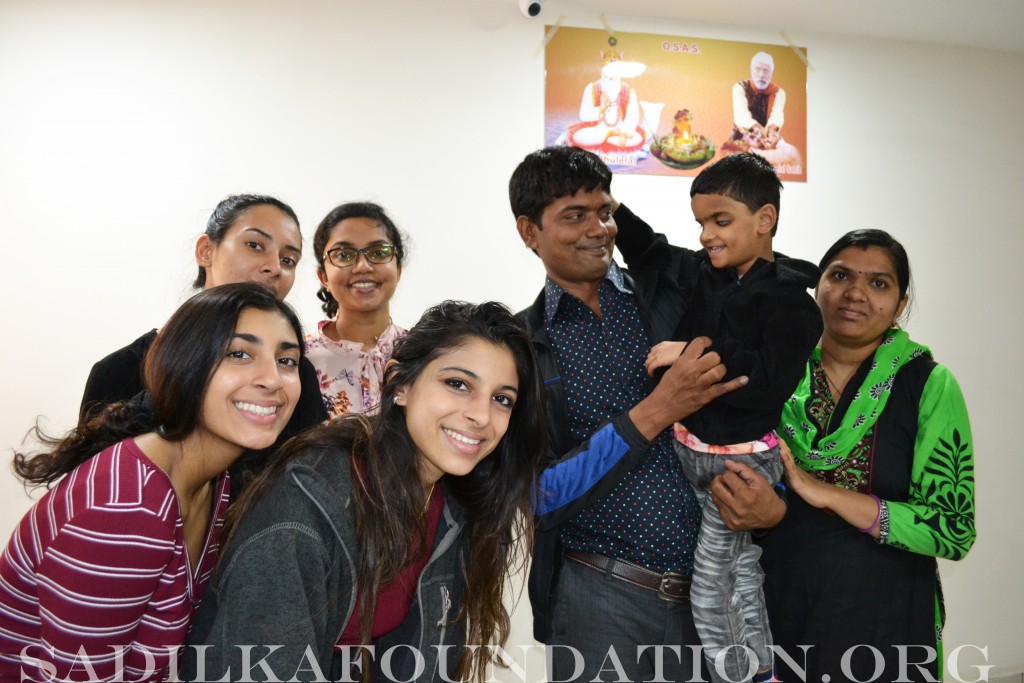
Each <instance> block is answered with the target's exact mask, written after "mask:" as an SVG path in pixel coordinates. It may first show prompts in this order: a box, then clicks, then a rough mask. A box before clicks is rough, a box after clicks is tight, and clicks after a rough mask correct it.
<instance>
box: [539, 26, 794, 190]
mask: <svg viewBox="0 0 1024 683" xmlns="http://www.w3.org/2000/svg"><path fill="white" fill-rule="evenodd" d="M548 30H551V27H548ZM806 52H807V51H806V50H805V49H804V48H795V47H791V46H788V45H768V44H763V43H742V42H735V41H728V40H705V39H703V38H682V37H678V36H666V35H655V34H650V33H616V34H615V35H614V36H611V35H610V34H609V33H608V31H604V30H598V29H582V28H564V27H563V28H560V29H557V30H556V31H555V34H554V36H553V37H552V38H551V40H550V41H549V42H548V44H547V46H546V48H545V55H544V62H545V68H546V73H547V76H546V82H545V105H544V106H545V113H544V142H545V144H547V145H572V146H575V147H582V148H583V149H588V150H591V151H592V152H595V153H596V154H598V155H599V156H600V157H601V158H602V159H603V160H604V161H605V163H607V164H608V165H609V166H611V167H612V169H613V170H614V171H615V172H616V173H647V174H654V175H687V176H693V175H696V174H697V173H699V172H700V169H701V167H703V166H704V165H705V164H707V163H709V162H711V161H712V160H714V159H716V158H721V157H722V156H725V155H727V154H734V153H736V152H746V151H749V152H755V153H757V154H760V155H761V156H763V157H764V158H766V159H767V160H768V161H770V162H771V163H772V165H773V166H774V167H775V171H776V172H777V173H778V174H779V177H780V178H781V179H782V180H790V181H792V180H796V181H806V180H807V163H806V161H805V159H806V158H807V63H806Z"/></svg>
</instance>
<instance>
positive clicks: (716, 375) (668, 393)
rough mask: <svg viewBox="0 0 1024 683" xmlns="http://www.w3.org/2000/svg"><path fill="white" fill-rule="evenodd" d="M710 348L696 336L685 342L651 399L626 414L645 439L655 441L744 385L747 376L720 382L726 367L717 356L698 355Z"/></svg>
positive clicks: (706, 341) (708, 344) (715, 354)
mask: <svg viewBox="0 0 1024 683" xmlns="http://www.w3.org/2000/svg"><path fill="white" fill-rule="evenodd" d="M710 345H711V340H710V339H708V338H707V337H697V338H696V339H694V340H693V341H691V342H690V343H688V344H687V345H686V350H685V351H683V354H682V355H681V356H679V357H678V358H676V360H675V362H674V363H672V365H671V366H670V367H669V369H668V370H667V371H666V372H665V375H664V376H663V377H662V378H661V382H659V383H658V386H656V387H654V391H652V392H651V394H650V396H648V397H647V398H645V399H644V400H642V401H640V402H639V403H637V404H636V405H635V406H633V409H632V410H630V411H629V419H630V420H632V421H633V424H634V425H635V426H636V428H637V429H638V430H639V431H640V433H641V434H643V435H644V436H645V437H646V438H648V439H653V438H655V437H656V436H657V435H658V434H659V433H661V431H662V430H664V429H665V428H666V427H668V426H669V425H671V424H672V423H673V422H678V421H679V420H681V419H683V418H684V417H686V416H687V415H692V414H693V413H695V412H696V411H698V410H700V409H701V408H703V407H704V406H706V405H707V404H708V403H710V402H711V401H713V400H715V399H716V398H718V397H719V396H721V395H722V394H726V393H728V392H730V391H735V390H736V389H739V388H740V387H742V386H743V385H745V384H746V383H747V378H746V377H737V378H735V379H732V380H729V381H728V382H722V378H723V377H725V366H724V365H722V362H721V359H720V358H719V357H718V354H717V353H714V352H711V353H708V354H705V355H701V354H703V353H704V350H705V349H706V348H708V347H709V346H710Z"/></svg>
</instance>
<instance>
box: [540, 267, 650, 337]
mask: <svg viewBox="0 0 1024 683" xmlns="http://www.w3.org/2000/svg"><path fill="white" fill-rule="evenodd" d="M601 282H602V283H604V282H608V283H609V284H611V285H612V286H613V287H615V289H617V290H619V291H620V292H622V293H623V294H632V293H633V292H632V291H631V290H630V289H629V287H628V286H627V285H626V277H625V275H624V274H623V272H622V269H621V268H619V266H618V264H616V263H615V261H612V263H611V265H610V266H608V272H607V273H605V275H604V278H602V280H601ZM563 294H568V292H566V291H565V290H564V289H562V288H561V287H560V286H559V285H558V284H557V283H556V282H555V281H554V280H552V279H551V278H550V277H548V278H547V279H546V280H545V281H544V323H545V324H547V323H550V322H551V321H552V320H554V318H555V316H556V315H558V311H559V307H560V306H561V304H562V298H563V296H562V295H563Z"/></svg>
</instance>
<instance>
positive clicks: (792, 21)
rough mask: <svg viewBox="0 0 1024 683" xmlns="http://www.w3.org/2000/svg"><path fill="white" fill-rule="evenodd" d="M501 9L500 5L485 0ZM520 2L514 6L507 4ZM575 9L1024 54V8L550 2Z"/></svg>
mask: <svg viewBox="0 0 1024 683" xmlns="http://www.w3.org/2000/svg"><path fill="white" fill-rule="evenodd" d="M485 1H488V2H496V1H498V0H485ZM506 1H507V2H510V3H512V2H515V1H516V0H506ZM549 1H550V7H545V8H544V11H543V12H542V14H541V16H540V19H542V20H544V21H553V20H554V19H555V18H556V17H557V16H558V14H557V13H560V12H565V14H566V16H569V15H570V14H571V13H572V10H573V9H576V8H578V9H582V10H589V11H593V12H597V13H604V14H606V15H609V16H611V15H631V16H645V17H663V18H666V19H682V20H690V21H694V22H699V23H714V24H727V25H732V26H751V27H757V28H767V29H770V30H773V31H785V32H787V33H788V34H789V35H791V36H793V37H794V39H796V40H798V34H799V33H800V32H801V31H809V32H814V33H833V34H842V35H850V36H858V37H869V38H881V39H885V40H898V41H909V42H916V43H931V44H936V45H953V46H957V47H968V48H977V49H983V50H996V51H1001V52H1016V53H1024V0H975V1H974V2H970V1H966V0H961V1H955V0H756V1H755V0H565V1H562V0H549Z"/></svg>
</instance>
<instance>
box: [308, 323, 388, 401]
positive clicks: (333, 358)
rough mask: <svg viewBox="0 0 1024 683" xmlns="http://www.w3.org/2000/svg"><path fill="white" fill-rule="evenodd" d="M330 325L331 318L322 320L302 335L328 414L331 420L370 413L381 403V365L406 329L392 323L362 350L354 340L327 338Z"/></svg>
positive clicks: (382, 374) (382, 369) (382, 366)
mask: <svg viewBox="0 0 1024 683" xmlns="http://www.w3.org/2000/svg"><path fill="white" fill-rule="evenodd" d="M333 324H334V320H322V321H320V323H319V324H318V325H317V327H316V332H310V333H309V334H307V335H306V337H305V346H306V357H307V358H309V360H310V362H311V363H312V364H313V367H314V368H316V376H317V379H318V380H319V382H320V394H321V395H322V396H323V399H324V407H326V408H327V415H328V417H329V418H330V419H334V418H337V417H339V416H341V415H344V414H346V413H368V412H373V411H375V410H376V409H377V407H378V406H379V404H380V390H381V383H382V382H383V380H384V366H385V365H386V364H387V362H388V361H389V360H390V359H391V351H392V349H394V346H395V342H396V341H397V340H398V339H400V338H401V337H403V336H405V332H406V331H405V330H404V329H403V328H401V327H399V326H397V325H395V324H394V323H393V322H392V323H390V324H389V325H388V326H387V327H386V328H385V329H384V331H383V332H382V333H381V335H380V336H379V337H377V343H376V344H375V345H374V346H372V347H370V348H368V349H364V347H363V345H362V344H359V343H357V342H351V341H348V340H345V339H342V340H341V341H334V340H333V339H330V338H329V337H328V336H327V335H326V334H324V327H325V326H328V325H333Z"/></svg>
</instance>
